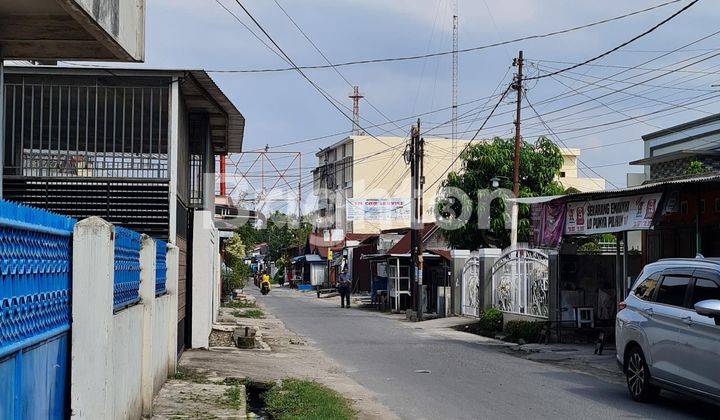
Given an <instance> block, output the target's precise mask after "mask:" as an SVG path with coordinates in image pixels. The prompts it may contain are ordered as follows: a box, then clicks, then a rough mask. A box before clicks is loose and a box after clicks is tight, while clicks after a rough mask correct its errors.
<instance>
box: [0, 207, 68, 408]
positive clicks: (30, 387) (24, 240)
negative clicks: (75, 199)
mask: <svg viewBox="0 0 720 420" xmlns="http://www.w3.org/2000/svg"><path fill="white" fill-rule="evenodd" d="M74 224H75V220H74V219H71V218H68V217H64V216H59V215H56V214H53V213H49V212H47V211H44V210H39V209H34V208H30V207H25V206H21V205H18V204H14V203H10V202H6V201H0V378H1V379H0V418H2V419H21V418H53V419H54V418H57V419H60V418H63V417H65V416H66V415H67V411H68V409H67V408H68V398H67V390H68V385H69V369H68V367H69V353H68V349H69V345H68V344H69V330H70V318H71V313H72V310H71V307H70V294H71V265H70V263H71V260H72V257H71V255H72V254H71V250H70V248H71V238H72V230H73V226H74Z"/></svg>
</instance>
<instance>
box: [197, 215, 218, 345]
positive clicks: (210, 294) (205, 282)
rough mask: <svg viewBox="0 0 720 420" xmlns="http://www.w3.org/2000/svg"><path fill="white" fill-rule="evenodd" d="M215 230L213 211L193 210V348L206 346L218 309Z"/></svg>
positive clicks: (216, 236) (216, 237) (216, 238)
mask: <svg viewBox="0 0 720 420" xmlns="http://www.w3.org/2000/svg"><path fill="white" fill-rule="evenodd" d="M218 255H219V240H218V231H217V229H215V225H214V223H213V215H212V212H209V211H196V212H195V213H194V220H193V253H192V279H193V281H192V297H193V298H192V337H191V339H190V344H191V346H192V347H195V348H207V347H208V346H209V338H210V330H211V329H212V324H213V323H214V322H215V321H216V319H217V311H218V309H219V307H220V277H219V269H218V268H219V267H218V264H219V259H218Z"/></svg>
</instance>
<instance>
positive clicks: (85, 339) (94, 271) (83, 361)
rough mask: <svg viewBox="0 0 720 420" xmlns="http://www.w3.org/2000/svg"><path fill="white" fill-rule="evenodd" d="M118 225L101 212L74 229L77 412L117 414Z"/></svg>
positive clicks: (73, 401) (73, 394)
mask: <svg viewBox="0 0 720 420" xmlns="http://www.w3.org/2000/svg"><path fill="white" fill-rule="evenodd" d="M114 238H115V228H114V227H113V225H111V224H110V223H108V222H106V221H104V220H103V219H101V218H99V217H90V218H88V219H85V220H82V221H80V222H78V223H77V224H76V225H75V229H74V233H73V260H72V261H73V267H72V275H73V284H72V319H73V321H72V330H71V331H72V335H71V337H72V352H71V359H72V363H71V371H70V406H71V409H72V417H73V418H77V419H99V418H108V417H112V413H113V395H112V392H111V391H112V389H111V388H112V386H111V385H112V382H111V375H112V371H113V368H112V324H113V286H114V275H115V272H114V263H115V241H114Z"/></svg>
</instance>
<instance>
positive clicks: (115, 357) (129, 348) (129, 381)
mask: <svg viewBox="0 0 720 420" xmlns="http://www.w3.org/2000/svg"><path fill="white" fill-rule="evenodd" d="M110 310H112V308H111V309H110ZM142 323H143V306H142V305H134V306H131V307H129V308H127V309H123V310H122V311H120V312H118V313H116V314H115V315H113V319H112V340H111V346H110V349H109V352H110V354H111V357H112V358H111V363H112V371H111V374H110V377H109V378H107V379H106V380H107V381H108V386H109V389H110V395H111V396H112V402H113V405H112V413H113V414H112V416H107V417H106V418H113V419H137V418H140V417H142V408H143V406H142V396H141V392H140V389H141V387H142V358H143V341H142V328H141V326H142ZM73 330H74V326H73ZM76 345H77V343H73V349H74V348H75V346H76ZM79 351H82V349H80V350H79ZM88 356H90V355H88ZM91 357H93V356H91ZM96 418H97V417H96Z"/></svg>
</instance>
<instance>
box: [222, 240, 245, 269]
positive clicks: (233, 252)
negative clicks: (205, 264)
mask: <svg viewBox="0 0 720 420" xmlns="http://www.w3.org/2000/svg"><path fill="white" fill-rule="evenodd" d="M243 258H245V244H244V243H243V240H242V238H241V237H240V235H239V234H238V233H237V232H235V233H233V236H232V238H230V239H228V240H227V242H225V264H227V265H228V266H229V267H235V265H236V264H237V263H238V262H242V259H243Z"/></svg>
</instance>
